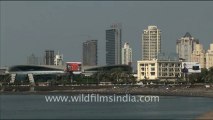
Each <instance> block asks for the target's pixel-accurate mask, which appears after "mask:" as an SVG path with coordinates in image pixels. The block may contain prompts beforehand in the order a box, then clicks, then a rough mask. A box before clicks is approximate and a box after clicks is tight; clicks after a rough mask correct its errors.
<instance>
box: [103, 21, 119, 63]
mask: <svg viewBox="0 0 213 120" xmlns="http://www.w3.org/2000/svg"><path fill="white" fill-rule="evenodd" d="M106 64H107V65H118V64H121V25H119V24H116V25H112V26H111V28H110V29H108V30H106Z"/></svg>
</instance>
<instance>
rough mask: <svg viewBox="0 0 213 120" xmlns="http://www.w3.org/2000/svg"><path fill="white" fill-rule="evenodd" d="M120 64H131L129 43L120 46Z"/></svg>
mask: <svg viewBox="0 0 213 120" xmlns="http://www.w3.org/2000/svg"><path fill="white" fill-rule="evenodd" d="M121 54H122V64H126V65H131V64H132V48H130V46H129V43H127V42H126V43H124V47H123V48H122V52H121Z"/></svg>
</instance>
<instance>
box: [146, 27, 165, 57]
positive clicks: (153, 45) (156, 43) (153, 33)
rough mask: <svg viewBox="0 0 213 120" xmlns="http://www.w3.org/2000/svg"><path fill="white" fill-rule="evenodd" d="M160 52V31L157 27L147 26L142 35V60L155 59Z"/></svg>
mask: <svg viewBox="0 0 213 120" xmlns="http://www.w3.org/2000/svg"><path fill="white" fill-rule="evenodd" d="M160 52H161V31H160V30H159V29H158V28H157V26H148V29H145V30H144V31H143V35H142V59H143V60H152V59H157V55H158V54H159V53H160Z"/></svg>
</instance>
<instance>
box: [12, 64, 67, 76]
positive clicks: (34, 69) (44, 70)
mask: <svg viewBox="0 0 213 120" xmlns="http://www.w3.org/2000/svg"><path fill="white" fill-rule="evenodd" d="M8 72H9V73H20V74H28V73H32V74H52V73H64V71H63V70H62V69H57V68H51V67H46V66H35V65H16V66H12V67H9V69H8Z"/></svg>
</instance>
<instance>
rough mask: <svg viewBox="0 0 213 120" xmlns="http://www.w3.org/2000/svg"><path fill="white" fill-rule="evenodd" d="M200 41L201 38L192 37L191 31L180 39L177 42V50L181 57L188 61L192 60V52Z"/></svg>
mask: <svg viewBox="0 0 213 120" xmlns="http://www.w3.org/2000/svg"><path fill="white" fill-rule="evenodd" d="M198 43H199V40H197V39H195V38H194V37H192V36H191V34H190V33H189V32H187V33H186V34H185V35H184V36H183V37H181V38H180V39H178V40H177V42H176V52H177V54H178V56H179V58H181V59H184V61H186V62H191V54H192V52H193V51H194V48H195V45H196V44H198Z"/></svg>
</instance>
